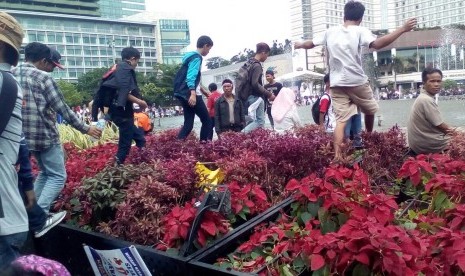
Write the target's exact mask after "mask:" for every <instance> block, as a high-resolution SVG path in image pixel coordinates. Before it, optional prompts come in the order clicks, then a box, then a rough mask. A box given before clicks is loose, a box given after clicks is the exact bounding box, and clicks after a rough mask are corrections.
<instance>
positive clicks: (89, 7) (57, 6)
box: [0, 0, 100, 16]
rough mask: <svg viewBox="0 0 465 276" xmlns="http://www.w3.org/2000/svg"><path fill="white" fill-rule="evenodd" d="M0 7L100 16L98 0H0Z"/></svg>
mask: <svg viewBox="0 0 465 276" xmlns="http://www.w3.org/2000/svg"><path fill="white" fill-rule="evenodd" d="M0 9H6V10H19V11H36V12H50V13H62V14H75V15H85V16H100V12H99V0H86V1H78V0H61V1H57V0H36V1H31V0H2V1H0Z"/></svg>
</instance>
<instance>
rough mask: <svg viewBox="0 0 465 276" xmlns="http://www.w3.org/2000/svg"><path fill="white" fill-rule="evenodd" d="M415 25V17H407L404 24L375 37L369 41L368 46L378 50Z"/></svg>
mask: <svg viewBox="0 0 465 276" xmlns="http://www.w3.org/2000/svg"><path fill="white" fill-rule="evenodd" d="M416 25H417V19H416V18H410V19H408V20H407V21H406V22H405V24H404V25H403V26H402V27H400V28H398V29H396V30H395V31H393V32H392V33H389V34H387V35H383V36H382V37H380V38H377V39H376V40H375V41H373V42H372V43H370V48H373V49H375V50H379V49H381V48H384V47H386V46H388V45H389V44H391V43H392V42H394V41H395V40H396V39H398V38H399V37H400V36H401V35H402V34H403V33H406V32H410V31H411V30H413V28H415V26H416Z"/></svg>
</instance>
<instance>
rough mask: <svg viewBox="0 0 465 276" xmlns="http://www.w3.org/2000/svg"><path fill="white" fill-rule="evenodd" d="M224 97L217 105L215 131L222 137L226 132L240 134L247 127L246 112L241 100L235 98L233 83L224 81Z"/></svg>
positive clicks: (227, 80) (228, 80)
mask: <svg viewBox="0 0 465 276" xmlns="http://www.w3.org/2000/svg"><path fill="white" fill-rule="evenodd" d="M222 85H223V92H224V93H223V96H221V97H220V98H219V99H218V100H217V101H216V103H215V130H216V134H217V135H218V136H220V134H221V133H223V132H225V131H235V132H240V131H241V130H242V129H243V128H244V126H245V110H244V107H243V106H242V102H241V101H240V100H239V98H236V97H234V95H233V93H232V91H233V82H232V81H231V80H230V79H225V80H223V83H222Z"/></svg>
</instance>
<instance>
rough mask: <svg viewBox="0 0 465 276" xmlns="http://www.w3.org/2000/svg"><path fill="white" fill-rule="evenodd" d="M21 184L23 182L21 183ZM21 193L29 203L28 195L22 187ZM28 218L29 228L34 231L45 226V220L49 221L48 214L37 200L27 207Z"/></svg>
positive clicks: (25, 201)
mask: <svg viewBox="0 0 465 276" xmlns="http://www.w3.org/2000/svg"><path fill="white" fill-rule="evenodd" d="M19 185H20V186H21V184H19ZM19 192H20V193H21V197H22V198H23V200H24V203H25V204H27V197H26V193H25V192H24V190H23V189H22V188H20V189H19ZM26 212H27V218H28V220H29V230H30V231H31V232H32V233H34V232H37V231H39V230H41V229H42V227H44V225H45V222H46V221H47V214H46V213H45V212H44V210H43V209H42V208H40V206H39V205H37V202H36V203H34V205H32V206H31V207H30V208H29V209H28V208H26Z"/></svg>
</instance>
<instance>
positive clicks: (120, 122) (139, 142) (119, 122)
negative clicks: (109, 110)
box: [112, 117, 145, 164]
mask: <svg viewBox="0 0 465 276" xmlns="http://www.w3.org/2000/svg"><path fill="white" fill-rule="evenodd" d="M112 119H113V122H114V123H115V125H116V126H117V127H118V129H119V139H118V151H117V152H116V159H117V160H116V162H117V163H118V164H123V163H124V161H125V160H126V157H127V156H128V154H129V151H130V150H131V143H132V140H134V141H135V142H136V146H137V147H138V148H143V147H144V146H145V137H144V132H143V131H142V130H140V129H139V128H137V127H136V125H134V118H123V117H112Z"/></svg>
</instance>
